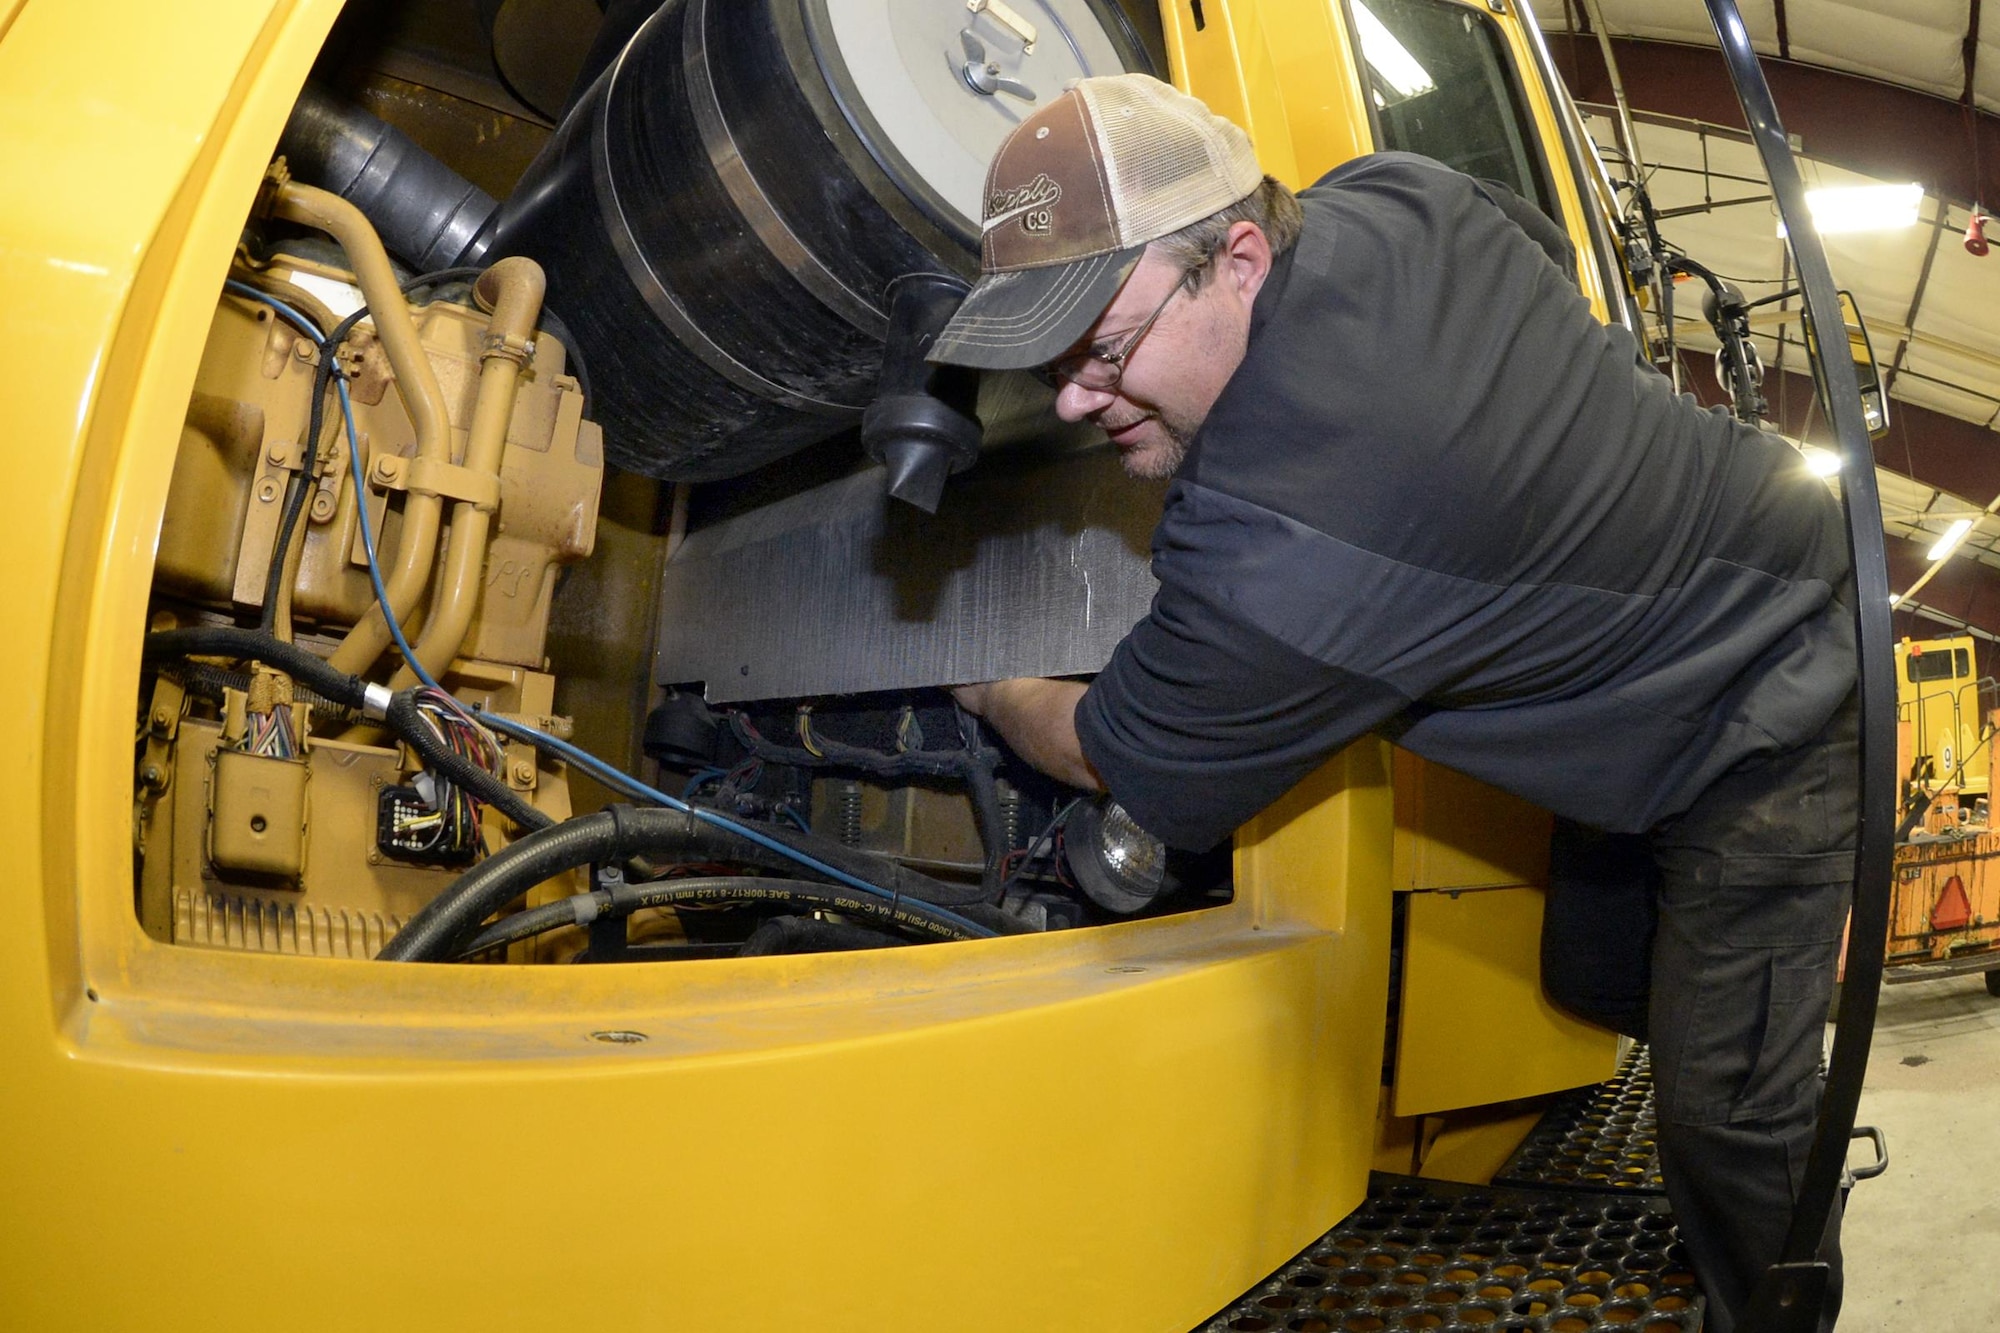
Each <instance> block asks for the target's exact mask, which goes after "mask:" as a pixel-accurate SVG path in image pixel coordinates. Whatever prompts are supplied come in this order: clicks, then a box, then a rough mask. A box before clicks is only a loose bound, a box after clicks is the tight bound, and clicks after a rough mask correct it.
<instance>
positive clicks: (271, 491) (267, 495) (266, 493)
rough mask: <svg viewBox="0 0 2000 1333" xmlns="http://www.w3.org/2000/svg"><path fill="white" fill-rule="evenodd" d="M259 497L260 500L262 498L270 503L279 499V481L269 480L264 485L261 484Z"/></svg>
mask: <svg viewBox="0 0 2000 1333" xmlns="http://www.w3.org/2000/svg"><path fill="white" fill-rule="evenodd" d="M257 498H258V499H259V500H262V501H263V502H264V503H265V504H269V503H271V501H273V500H275V499H277V498H278V483H277V482H275V481H267V482H265V483H264V484H263V485H262V486H259V487H258V488H257Z"/></svg>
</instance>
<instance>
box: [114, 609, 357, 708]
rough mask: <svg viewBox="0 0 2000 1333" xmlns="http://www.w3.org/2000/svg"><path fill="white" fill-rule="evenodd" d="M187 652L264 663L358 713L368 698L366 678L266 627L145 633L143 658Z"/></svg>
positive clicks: (184, 655) (181, 655)
mask: <svg viewBox="0 0 2000 1333" xmlns="http://www.w3.org/2000/svg"><path fill="white" fill-rule="evenodd" d="M188 657H227V658H231V659H233V660H236V661H256V662H262V663H263V664H264V665H265V666H268V667H276V668H277V669H278V670H280V671H282V672H284V673H285V674H286V675H288V676H290V677H291V678H292V679H294V680H296V681H299V682H300V683H301V684H304V685H306V686H308V687H310V688H311V690H312V691H313V693H315V694H317V695H319V696H320V697H321V698H323V699H325V700H327V701H329V702H331V703H336V704H339V705H340V706H341V707H343V708H352V709H354V710H355V711H357V712H359V711H360V710H361V709H362V707H363V706H364V705H365V704H366V703H367V701H368V700H367V692H368V684H367V682H366V681H364V680H362V679H361V677H359V676H350V675H348V674H347V673H346V672H344V671H336V670H335V669H334V668H332V667H330V666H328V665H327V664H326V660H325V659H324V658H321V657H317V656H315V655H314V654H312V653H309V652H307V651H306V650H305V649H303V648H301V647H299V646H298V645H296V644H290V643H286V642H284V641H283V640H281V639H275V638H273V637H271V636H270V635H269V634H266V633H264V632H263V631H261V630H254V629H232V628H230V627H228V626H226V625H217V626H203V627H198V628H194V629H170V630H161V631H160V632H159V633H157V634H148V635H147V636H146V646H145V649H144V653H143V660H144V661H146V662H147V663H153V662H159V661H162V660H164V659H169V658H173V659H179V658H188Z"/></svg>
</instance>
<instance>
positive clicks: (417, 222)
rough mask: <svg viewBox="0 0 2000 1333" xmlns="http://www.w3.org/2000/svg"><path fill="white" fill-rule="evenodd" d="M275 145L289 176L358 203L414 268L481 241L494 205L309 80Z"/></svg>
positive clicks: (445, 262) (455, 258)
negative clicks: (289, 170)
mask: <svg viewBox="0 0 2000 1333" xmlns="http://www.w3.org/2000/svg"><path fill="white" fill-rule="evenodd" d="M278 151H279V152H280V153H283V154H284V155H285V160H286V162H287V164H288V165H289V166H290V168H291V173H292V175H293V176H295V177H297V178H298V179H299V180H302V181H304V182H306V183H307V184H308V185H317V186H319V187H321V188H322V189H326V190H331V191H333V192H334V193H335V194H337V195H339V196H340V197H341V198H343V199H345V200H347V201H348V202H349V203H351V204H353V205H354V206H355V207H356V208H358V209H360V210H361V211H362V213H363V214H365V215H366V216H367V218H368V220H369V221H370V222H372V223H374V224H375V230H376V231H377V232H379V233H381V236H382V244H383V245H385V246H387V247H388V249H389V252H390V253H391V254H393V255H395V256H396V257H397V258H399V259H401V260H403V261H404V262H405V263H407V264H409V265H411V266H412V267H413V268H415V269H417V271H419V272H428V271H429V270H431V269H439V268H447V267H450V266H451V265H453V264H456V263H458V262H459V261H460V260H461V259H462V258H465V257H467V256H468V252H473V251H475V250H476V249H481V248H484V247H483V238H481V236H480V230H481V228H483V227H484V226H485V225H486V223H487V221H488V220H489V219H491V218H492V216H493V214H494V213H495V211H497V209H498V208H499V205H498V204H497V203H495V202H494V199H493V196H492V195H490V194H488V193H486V191H484V190H482V189H480V188H479V187H478V186H476V185H474V184H473V183H472V182H471V181H468V180H467V179H465V177H463V176H461V175H459V174H458V173H457V172H455V171H453V170H452V169H451V168H450V167H448V166H446V165H445V164H444V163H442V162H440V161H438V160H437V159H436V158H434V157H432V156H431V155H430V154H429V153H427V152H425V151H424V150H423V149H421V148H419V147H417V145H416V143H415V142H413V141H412V140H411V139H410V136H408V135H407V134H404V133H403V132H402V131H401V130H399V129H397V128H396V127H395V126H393V125H390V124H388V123H386V122H384V121H382V120H378V119H377V118H376V117H374V116H371V115H369V114H368V113H367V112H366V111H363V110H362V109H361V108H359V107H357V106H352V105H349V104H348V103H346V102H343V101H341V100H340V99H339V98H337V97H334V96H333V95H332V94H330V93H328V92H327V91H326V89H324V88H321V87H318V86H317V85H314V84H310V83H308V84H307V85H306V86H305V90H304V91H303V92H302V93H300V94H299V100H298V103H297V104H296V105H295V106H293V108H292V117H291V119H290V120H289V121H287V122H286V124H285V132H284V134H283V136H281V137H280V138H279V140H278ZM475 241H479V242H481V243H480V245H478V246H475V244H474V243H475Z"/></svg>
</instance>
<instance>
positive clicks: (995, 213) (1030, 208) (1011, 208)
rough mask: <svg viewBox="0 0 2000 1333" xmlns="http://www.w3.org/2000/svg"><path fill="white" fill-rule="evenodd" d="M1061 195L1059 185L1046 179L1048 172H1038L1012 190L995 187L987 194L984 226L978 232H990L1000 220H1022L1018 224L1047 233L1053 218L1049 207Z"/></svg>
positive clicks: (1051, 225)
mask: <svg viewBox="0 0 2000 1333" xmlns="http://www.w3.org/2000/svg"><path fill="white" fill-rule="evenodd" d="M1061 198H1062V186H1060V185H1058V184H1056V182H1054V181H1052V180H1050V179H1049V174H1048V173H1047V172H1046V171H1044V172H1038V173H1036V175H1035V178H1034V179H1033V180H1031V181H1029V182H1028V183H1027V184H1026V185H1017V186H1015V187H1014V188H1013V189H1011V190H995V191H993V193H991V194H989V195H988V196H986V225H985V226H983V227H982V228H980V230H981V231H992V230H993V229H994V228H995V227H998V226H1000V225H1001V224H1002V223H1006V222H1012V221H1013V220H1014V219H1015V218H1020V219H1021V225H1022V226H1023V227H1024V228H1026V229H1027V230H1028V231H1031V232H1047V231H1052V230H1053V229H1054V219H1053V218H1052V217H1051V215H1050V212H1049V210H1050V209H1051V208H1053V207H1054V206H1055V204H1056V203H1057V201H1059V200H1060V199H1061Z"/></svg>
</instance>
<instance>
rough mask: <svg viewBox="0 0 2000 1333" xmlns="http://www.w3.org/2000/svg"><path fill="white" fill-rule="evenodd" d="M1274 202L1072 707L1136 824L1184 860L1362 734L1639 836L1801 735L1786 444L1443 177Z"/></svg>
mask: <svg viewBox="0 0 2000 1333" xmlns="http://www.w3.org/2000/svg"><path fill="white" fill-rule="evenodd" d="M1300 201H1301V203H1302V205H1303V206H1304V209H1305V215H1306V224H1305V230H1304V233H1303V235H1302V236H1301V238H1300V240H1299V242H1298V243H1297V245H1296V246H1294V247H1293V249H1292V250H1291V251H1290V252H1288V253H1287V254H1286V255H1284V256H1281V257H1280V259H1279V261H1278V263H1277V265H1276V266H1275V267H1274V269H1273V270H1272V273H1271V275H1270V277H1269V279H1268V280H1267V281H1266V283H1265V286H1264V288H1263V290H1262V291H1261V292H1260V293H1259V294H1258V297H1257V300H1256V305H1255V309H1254V311H1253V313H1252V321H1251V328H1250V339H1249V349H1248V352H1247V354H1246V356H1245V358H1244V361H1243V364H1242V365H1241V367H1240V368H1239V369H1238V370H1237V372H1236V374H1235V376H1234V377H1233V378H1232V379H1231V380H1230V382H1229V384H1228V386H1227V387H1226V388H1225V389H1224V391H1223V393H1222V396H1221V398H1220V399H1219V400H1218V401H1217V402H1216V404H1215V407H1214V409H1213V411H1212V412H1211V413H1210V415H1209V417H1208V420H1207V421H1206V422H1205V423H1204V425H1203V427H1202V429H1201V431H1200V432H1199V434H1198V435H1197V436H1196V438H1195V441H1194V443H1193V445H1192V447H1191V449H1190V451H1189V454H1188V458H1187V461H1186V463H1185V464H1184V465H1183V467H1182V469H1181V471H1180V474H1179V476H1178V478H1177V479H1176V481H1175V482H1174V484H1173V486H1172V488H1171V489H1170V490H1169V491H1168V494H1167V499H1166V507H1165V512H1164V515H1163V517H1162V519H1161V522H1160V525H1159V528H1158V529H1157V531H1156V532H1155V533H1154V538H1153V569H1154V573H1155V574H1156V575H1157V576H1158V578H1159V580H1160V590H1159V594H1158V596H1157V597H1156V598H1155V600H1154V603H1153V606H1152V609H1151V612H1150V613H1149V614H1148V615H1147V617H1146V619H1145V620H1143V621H1141V622H1140V623H1139V625H1138V626H1136V627H1135V628H1134V629H1133V631H1132V633H1131V634H1130V635H1129V636H1127V638H1126V639H1125V641H1124V642H1123V643H1121V644H1120V645H1119V647H1118V649H1117V651H1116V652H1115V653H1114V655H1113V657H1112V660H1111V662H1110V664H1109V665H1108V666H1107V667H1106V669H1105V670H1104V672H1103V673H1102V674H1101V675H1100V676H1099V677H1098V678H1097V680H1096V681H1095V683H1094V684H1093V685H1092V686H1091V688H1090V690H1089V692H1088V693H1087V694H1086V695H1085V696H1084V698H1083V700H1082V702H1081V703H1080V704H1079V705H1078V707H1077V711H1076V723H1077V730H1078V734H1079V738H1080V739H1081V741H1082V744H1083V749H1084V753H1085V755H1086V756H1087V757H1088V758H1089V759H1090V761H1091V762H1092V763H1093V764H1094V765H1095V766H1096V768H1097V770H1098V772H1099V773H1100V774H1101V775H1102V776H1103V777H1104V779H1105V782H1106V785H1107V786H1108V787H1109V788H1110V790H1111V792H1112V794H1113V795H1114V796H1115V797H1116V798H1117V799H1118V800H1119V801H1120V802H1121V803H1122V804H1123V805H1125V807H1126V808H1127V809H1128V810H1130V811H1131V812H1132V814H1133V816H1134V818H1136V819H1137V820H1138V821H1139V823H1140V824H1141V825H1143V826H1144V827H1145V828H1147V829H1148V830H1150V831H1151V832H1153V833H1154V834H1156V835H1158V836H1159V837H1161V838H1163V839H1165V840H1166V841H1167V842H1169V843H1171V844H1174V845H1177V846H1185V847H1207V846H1211V845H1213V844H1214V843H1216V842H1218V841H1220V840H1221V839H1222V838H1224V837H1226V836H1227V835H1228V834H1229V833H1230V832H1231V831H1232V830H1233V829H1234V828H1235V827H1236V826H1237V825H1238V824H1239V823H1241V822H1242V821H1243V820H1245V819H1247V818H1248V817H1249V816H1251V815H1253V814H1255V813H1256V812H1257V811H1258V810H1261V809H1262V808H1263V807H1264V806H1266V805H1268V804H1269V803H1270V802H1271V801H1273V800H1274V799H1276V798H1277V797H1278V796H1279V795H1281V794H1283V793H1284V792H1285V791H1286V790H1287V789H1288V788H1290V787H1291V786H1292V785H1293V784H1294V783H1296V782H1297V781H1298V780H1299V779H1300V778H1302V777H1304V776H1305V775H1306V773H1308V772H1310V771H1311V770H1312V769H1313V768H1314V767H1316V766H1317V765H1318V764H1319V763H1320V762H1321V761H1322V760H1324V759H1325V758H1326V757H1327V756H1329V755H1330V754H1332V753H1333V752H1334V751H1335V750H1338V749H1339V748H1340V747H1342V746H1344V745H1346V744H1347V743H1348V742H1350V741H1352V740H1354V739H1355V738H1356V737H1358V736H1360V735H1362V734H1364V733H1366V732H1369V731H1376V732H1379V733H1381V734H1383V735H1386V736H1388V737H1390V738H1391V739H1393V740H1395V741H1396V742H1397V743H1398V744H1401V745H1403V746H1406V747H1407V748H1409V749H1411V750H1413V751H1415V752H1416V753H1418V754H1421V755H1424V756H1425V757H1427V758H1430V759H1433V760H1436V761H1438V762H1440V763H1443V764H1447V765H1449V766H1451V767H1453V768H1456V769H1459V770H1460V771H1462V772H1465V773H1468V774H1471V775H1472V776H1474V777H1477V778H1480V779H1483V780H1484V781H1487V782H1490V783H1492V784H1494V785H1495V786H1498V787H1502V788H1505V789H1506V790H1509V791H1512V792H1515V793H1517V794H1519V795H1521V796H1523V797H1526V798H1527V799H1529V800H1532V801H1534V802H1536V803H1538V804H1540V805H1543V806H1545V807H1547V808H1549V809H1550V810H1553V811H1555V812H1556V813H1557V814H1560V815H1564V816H1567V817H1569V818H1572V819H1576V820H1578V821H1581V822H1583V823H1586V824H1590V825H1593V826H1596V827H1599V828H1604V829H1610V830H1614V831H1626V832H1637V831H1640V830H1644V829H1647V828H1650V827H1652V826H1653V825H1654V824H1656V823H1658V822H1659V821H1660V820H1662V819H1664V818H1666V817H1668V816H1670V815H1674V814H1677V813H1679V812H1681V811H1683V810H1685V809H1686V808H1687V807H1688V806H1689V805H1691V804H1692V803H1693V802H1694V800H1695V798H1696V797H1697V796H1699V795H1700V794H1701V792H1702V791H1703V790H1704V789H1705V788H1706V787H1707V786H1708V785H1709V784H1710V783H1712V782H1713V781H1715V780H1716V779H1717V778H1718V777H1720V776H1721V775H1722V774H1723V773H1725V772H1728V771H1729V770H1730V769H1732V768H1735V767H1737V766H1739V765H1741V764H1743V763H1745V762H1748V761H1751V760H1754V759H1756V758H1758V757H1761V756H1765V755H1770V754H1774V753H1777V752H1779V751H1782V750H1786V749H1790V748H1792V747H1795V746H1797V745H1799V744H1801V743H1803V742H1805V741H1806V740H1808V739H1810V738H1811V737H1813V736H1814V735H1815V734H1816V733H1817V732H1818V731H1819V730H1820V728H1821V727H1822V726H1823V725H1824V724H1825V723H1826V721H1827V719H1828V718H1829V717H1830V716H1831V715H1832V713H1833V711H1834V709H1835V708H1836V706H1838V704H1839V703H1840V702H1841V700H1842V699H1843V698H1844V697H1845V696H1846V695H1847V693H1848V692H1849V690H1850V689H1851V688H1852V687H1853V684H1854V679H1855V665H1854V622H1853V612H1852V609H1851V607H1849V606H1847V605H1844V604H1843V603H1842V601H1841V600H1840V598H1841V597H1843V596H1845V595H1846V594H1845V592H1844V588H1845V586H1846V583H1847V574H1848V555H1847V546H1846V540H1845V536H1844V527H1843V525H1842V522H1841V517H1840V513H1839V509H1838V506H1837V504H1836V503H1835V501H1834V500H1833V498H1832V496H1831V495H1830V494H1829V493H1828V491H1827V489H1826V487H1825V485H1824V484H1823V483H1821V482H1820V481H1819V480H1818V479H1816V478H1814V477H1812V476H1811V475H1810V474H1809V473H1808V472H1807V471H1806V469H1805V467H1804V466H1803V464H1802V463H1801V461H1800V457H1799V455H1798V453H1797V452H1796V451H1795V450H1793V449H1792V448H1791V447H1790V446H1788V445H1786V444H1785V443H1784V442H1783V441H1781V440H1777V439H1775V438H1772V437H1770V436H1767V435H1764V434H1762V433H1760V432H1759V431H1757V430H1754V429H1752V428H1750V427H1748V426H1744V425H1742V424H1740V423H1738V422H1736V421H1734V420H1732V419H1731V418H1730V417H1729V416H1728V415H1727V414H1725V413H1724V412H1722V411H1721V410H1720V409H1703V408H1699V407H1697V406H1695V405H1694V403H1693V401H1692V400H1691V399H1687V398H1683V397H1677V396H1676V395H1675V394H1674V393H1673V391H1672V387H1671V385H1670V384H1669V383H1668V382H1667V380H1666V379H1665V378H1663V377H1662V376H1660V375H1659V374H1657V373H1655V372H1654V371H1652V370H1650V369H1649V368H1646V367H1645V366H1643V365H1641V364H1640V363H1639V360H1638V356H1637V350H1638V349H1637V347H1636V346H1635V344H1634V343H1633V341H1632V338H1631V336H1630V335H1629V334H1628V333H1626V332H1625V331H1624V330H1622V329H1619V328H1615V327H1605V326H1603V325H1601V324H1599V323H1598V322H1597V321H1596V319H1595V318H1594V317H1593V316H1592V315H1591V312H1590V308H1589V305H1588V303H1587V302H1586V301H1585V300H1584V299H1583V297H1582V296H1581V295H1580V294H1579V293H1578V292H1577V290H1576V288H1575V287H1574V286H1573V285H1571V284H1570V283H1569V282H1568V281H1567V280H1566V279H1565V278H1564V277H1563V275H1562V274H1561V273H1560V272H1559V271H1558V270H1557V269H1556V268H1555V266H1554V265H1553V264H1551V263H1550V262H1549V259H1548V257H1547V256H1546V254H1545V253H1544V252H1543V250H1542V249H1541V248H1540V247H1539V246H1537V245H1536V244H1535V243H1534V242H1533V241H1531V240H1530V239H1529V238H1528V237H1527V236H1526V234H1524V233H1523V232H1522V230H1521V229H1520V228H1519V227H1518V226H1516V225H1515V224H1514V223H1513V222H1512V221H1510V220H1509V219H1508V218H1507V216H1506V215H1505V214H1504V213H1503V212H1502V211H1501V209H1500V208H1499V207H1497V206H1496V205H1495V203H1494V202H1493V201H1492V199H1491V198H1490V197H1489V196H1488V195H1487V193H1486V191H1485V190H1484V189H1483V188H1482V187H1481V186H1480V185H1479V184H1478V183H1477V182H1475V181H1473V180H1471V179H1470V178H1468V177H1466V176H1463V175H1460V174H1458V173H1456V172H1453V171H1450V170H1448V169H1446V168H1444V167H1442V166H1440V165H1438V164H1436V163H1434V162H1431V161H1429V160H1428V159H1425V158H1420V157H1415V156H1412V155H1409V154H1400V153H1391V154H1380V155H1377V156H1374V157H1367V158H1361V159H1358V160H1356V161H1354V162H1351V163H1348V164H1347V165H1345V166H1343V167H1341V168H1340V169H1339V170H1337V171H1335V172H1333V173H1332V174H1330V175H1328V176H1327V177H1326V178H1325V179H1324V180H1322V181H1321V182H1320V183H1318V184H1317V185H1315V186H1314V187H1312V188H1311V189H1308V190H1306V191H1304V192H1303V193H1302V194H1301V195H1300Z"/></svg>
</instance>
